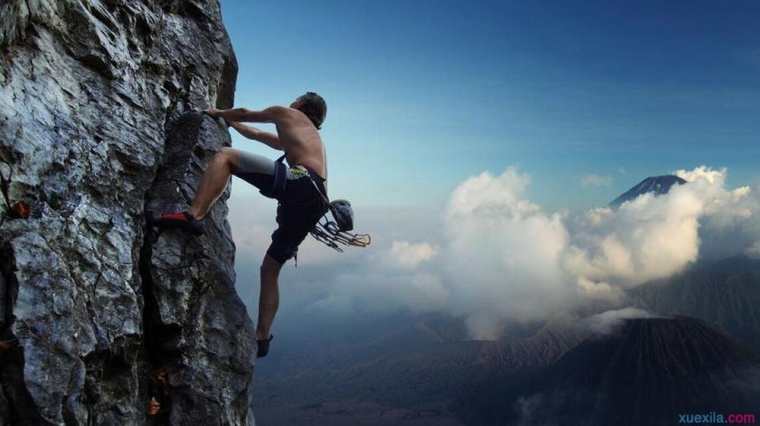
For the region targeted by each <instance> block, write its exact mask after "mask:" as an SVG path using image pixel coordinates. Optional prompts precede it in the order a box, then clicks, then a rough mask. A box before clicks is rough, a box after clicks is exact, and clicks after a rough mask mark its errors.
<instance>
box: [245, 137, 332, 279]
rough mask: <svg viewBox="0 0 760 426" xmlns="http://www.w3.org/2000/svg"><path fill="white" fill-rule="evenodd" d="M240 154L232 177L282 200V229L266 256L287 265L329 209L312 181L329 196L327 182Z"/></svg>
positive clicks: (301, 168)
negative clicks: (326, 187)
mask: <svg viewBox="0 0 760 426" xmlns="http://www.w3.org/2000/svg"><path fill="white" fill-rule="evenodd" d="M239 152H240V161H239V162H240V164H239V165H238V166H237V167H233V170H232V174H234V175H235V176H237V177H239V178H240V179H243V180H244V181H246V182H248V183H250V184H251V185H253V186H255V187H257V188H258V189H259V192H261V194H263V195H264V196H266V197H269V198H274V199H276V200H277V201H278V205H277V225H278V226H277V229H275V231H274V232H273V233H272V243H271V244H270V245H269V248H268V249H267V252H266V253H267V254H268V255H269V256H271V257H272V258H274V259H275V260H276V261H277V262H279V263H280V264H283V263H285V262H286V261H287V260H288V259H290V258H291V257H294V256H296V254H297V253H298V246H299V245H300V244H301V243H302V242H303V240H304V239H305V238H306V236H307V235H308V234H309V231H311V230H312V228H314V225H316V224H317V222H318V221H319V219H320V218H321V217H322V215H324V214H325V213H326V212H327V209H328V207H327V206H326V205H325V203H324V200H323V198H322V197H321V196H320V195H319V193H318V192H317V188H315V187H314V184H313V183H312V181H311V179H312V178H313V179H314V182H315V183H316V184H317V186H318V187H319V190H321V191H322V192H323V193H324V194H325V195H327V191H326V190H325V186H324V181H323V179H322V177H321V176H319V175H318V174H317V173H316V172H314V171H313V170H311V169H309V168H307V167H305V166H302V165H295V166H292V167H287V166H285V164H284V163H282V162H277V161H272V160H270V159H269V158H267V157H264V156H261V155H256V154H252V153H249V152H245V151H239ZM310 176H311V178H310Z"/></svg>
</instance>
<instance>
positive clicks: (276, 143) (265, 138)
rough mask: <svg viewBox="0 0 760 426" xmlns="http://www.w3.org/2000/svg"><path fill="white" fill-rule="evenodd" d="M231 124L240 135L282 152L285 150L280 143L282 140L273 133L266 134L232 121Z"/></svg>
mask: <svg viewBox="0 0 760 426" xmlns="http://www.w3.org/2000/svg"><path fill="white" fill-rule="evenodd" d="M229 123H230V127H232V128H233V129H235V130H237V131H238V133H240V134H241V135H243V136H244V137H246V138H248V139H254V140H257V141H259V142H261V143H263V144H264V145H267V146H269V147H271V148H274V149H277V150H280V151H282V150H284V148H283V146H282V144H281V143H280V138H278V137H277V135H275V134H273V133H269V132H265V131H263V130H260V129H257V128H255V127H253V126H246V125H245V124H243V123H238V122H237V121H230V122H229Z"/></svg>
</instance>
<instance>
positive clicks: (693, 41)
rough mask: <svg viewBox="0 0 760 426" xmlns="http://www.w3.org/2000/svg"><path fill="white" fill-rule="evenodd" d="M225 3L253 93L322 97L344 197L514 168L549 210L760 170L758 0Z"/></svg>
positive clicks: (240, 188)
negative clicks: (715, 173)
mask: <svg viewBox="0 0 760 426" xmlns="http://www.w3.org/2000/svg"><path fill="white" fill-rule="evenodd" d="M221 3H222V11H223V14H224V20H225V24H226V26H227V30H228V32H229V34H230V36H231V38H232V42H233V45H234V48H235V51H236V53H237V56H238V61H239V65H240V71H239V74H238V86H237V95H236V103H237V105H238V106H245V107H250V108H260V107H266V106H268V105H272V104H287V103H289V102H290V101H291V100H292V99H293V98H294V97H296V96H297V95H300V94H301V93H303V92H305V91H306V90H314V91H317V92H319V93H320V94H322V95H323V96H324V97H325V99H326V100H327V103H328V115H327V120H326V122H325V125H324V126H323V131H322V136H323V139H324V140H325V143H326V144H327V149H328V165H329V177H330V192H331V194H332V195H333V196H335V197H340V198H349V199H351V200H352V201H353V202H354V203H355V205H367V206H370V205H377V206H406V205H418V204H425V205H431V204H432V205H435V204H438V203H441V202H443V201H445V199H446V197H447V195H448V194H449V192H450V191H451V189H453V188H454V187H455V186H456V185H457V184H458V183H460V182H461V181H463V180H464V179H466V178H467V177H469V176H472V175H476V174H479V173H480V172H482V171H484V170H489V171H491V172H492V173H501V172H502V171H503V170H504V169H505V168H507V167H509V166H517V167H518V168H519V169H520V170H521V171H522V172H525V173H528V174H529V175H530V176H531V177H532V184H531V186H530V190H529V197H530V198H531V199H532V200H534V201H536V202H538V203H539V204H541V205H543V206H545V207H546V208H548V209H550V210H551V209H557V208H561V207H570V208H586V207H591V206H594V205H601V204H605V203H606V202H608V201H609V200H611V199H613V198H614V197H615V196H617V195H618V194H619V193H621V192H623V191H624V190H626V189H628V188H629V187H631V186H633V185H634V184H635V183H637V182H638V181H639V180H641V179H642V178H644V177H646V176H649V175H656V174H664V173H668V172H670V171H672V170H675V169H681V168H688V169H691V168H693V167H695V166H697V165H700V164H706V165H709V166H712V167H727V168H728V169H729V185H740V184H746V183H750V182H751V181H755V180H757V179H758V172H757V164H760V144H759V143H758V135H760V120H759V119H758V117H760V101H759V100H760V32H759V31H757V22H758V19H759V18H760V3H757V2H740V1H734V2H722V3H716V2H698V1H690V2H660V1H657V2H635V3H634V2H622V1H621V2H616V1H602V2H590V1H584V2H541V1H530V2H508V1H473V2H463V1H456V2H455V1H448V0H436V1H433V0H429V1H428V0H421V1H406V0H404V1H395V0H386V1H382V2H375V1H365V0H355V1H348V0H346V1H330V0H323V1H289V0H278V1H272V0H257V1H243V0H222V2H221ZM262 127H266V126H262ZM232 133H234V132H232ZM233 139H234V146H236V147H238V148H242V149H249V150H251V151H254V152H257V153H262V154H267V155H271V156H272V158H274V157H275V156H276V153H275V152H274V151H271V150H269V149H268V148H266V147H265V146H263V145H260V144H258V143H257V142H255V141H247V140H245V139H243V138H240V137H239V136H238V135H237V134H235V135H234V136H233ZM590 174H594V175H598V176H602V177H604V179H601V182H606V183H607V184H606V185H603V186H600V187H594V186H588V185H587V186H584V185H583V184H582V178H583V176H585V175H590ZM237 182H238V183H237V184H236V186H235V191H233V196H242V195H246V194H253V193H255V190H254V189H252V188H246V187H245V185H244V184H242V183H241V181H237Z"/></svg>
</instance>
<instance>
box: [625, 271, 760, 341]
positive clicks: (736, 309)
mask: <svg viewBox="0 0 760 426" xmlns="http://www.w3.org/2000/svg"><path fill="white" fill-rule="evenodd" d="M628 295H629V297H630V298H631V299H632V300H633V303H634V304H635V305H636V306H637V307H640V308H643V309H646V310H648V311H651V312H656V313H659V314H665V315H688V316H691V317H696V318H699V319H702V320H704V321H706V322H707V323H708V324H711V325H712V326H714V327H716V328H718V329H720V330H721V331H723V332H725V333H727V334H729V335H731V336H732V337H734V338H736V339H738V340H740V341H742V342H746V344H748V345H750V346H751V347H752V348H753V349H754V350H755V351H756V352H757V353H760V259H753V258H750V257H747V256H734V257H730V258H726V259H723V260H720V261H717V262H700V263H698V264H696V265H695V266H693V267H691V268H689V269H687V270H686V271H684V272H681V273H679V274H676V275H674V276H672V277H669V278H664V279H660V280H656V281H652V282H649V283H646V284H644V285H641V286H639V287H637V288H635V289H631V290H629V291H628Z"/></svg>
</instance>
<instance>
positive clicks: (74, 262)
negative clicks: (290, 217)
mask: <svg viewBox="0 0 760 426" xmlns="http://www.w3.org/2000/svg"><path fill="white" fill-rule="evenodd" d="M0 16H2V19H1V20H0V52H2V57H1V59H0V173H2V175H3V178H4V179H7V181H8V182H9V185H8V188H7V191H6V192H7V194H6V195H7V197H8V199H9V201H10V202H12V203H16V202H23V203H25V205H28V207H29V210H28V211H29V216H28V217H26V218H24V217H19V216H17V217H10V216H9V215H8V214H7V210H8V208H9V206H4V207H3V208H0V209H4V210H5V211H6V216H7V217H6V218H5V219H4V220H3V221H2V223H1V224H0V341H3V342H11V346H10V348H9V349H7V350H1V351H0V425H5V424H61V425H62V424H119V425H132V424H135V425H137V424H189V423H190V421H191V420H190V419H192V423H207V424H230V425H233V424H235V425H238V424H239V425H248V424H252V423H253V415H252V413H251V410H250V398H251V393H252V378H253V377H252V375H253V365H254V359H253V354H254V353H255V339H254V333H253V328H252V322H251V320H250V318H249V317H248V315H247V313H246V311H245V307H244V305H243V304H242V302H241V301H240V299H239V297H238V296H237V294H236V292H235V288H234V281H235V274H234V269H233V262H234V251H235V246H234V243H233V241H232V238H231V236H230V229H229V224H228V223H227V220H226V216H227V207H226V205H225V200H226V198H227V197H228V194H229V188H228V189H227V192H225V195H223V197H221V199H220V201H219V202H218V203H217V205H215V206H214V208H213V209H212V211H211V213H210V214H209V216H208V219H207V220H206V234H205V235H204V236H201V237H191V236H189V235H185V234H182V233H181V232H179V231H176V230H167V231H165V232H162V233H161V234H160V235H158V234H154V233H153V231H151V229H150V228H148V227H147V226H146V224H145V211H146V209H157V210H160V209H163V208H173V207H184V206H185V205H187V204H188V203H189V201H190V200H191V199H192V195H193V194H194V191H195V188H196V184H197V181H198V178H199V177H200V175H201V173H202V171H203V169H204V168H205V167H206V163H207V162H208V161H209V160H210V158H211V157H212V156H213V154H214V153H215V152H217V151H219V150H220V149H221V148H222V147H224V146H228V145H229V144H230V139H229V134H228V132H227V131H226V129H225V128H224V127H223V125H222V124H221V123H218V122H216V121H215V120H213V119H211V118H210V117H208V116H205V115H202V114H200V113H198V112H197V111H198V110H202V109H205V108H208V107H211V106H214V107H217V108H225V107H230V106H232V103H233V97H234V87H235V79H236V75H237V64H236V61H235V56H234V53H233V51H232V47H231V43H230V40H229V37H228V36H227V33H226V31H225V29H224V26H223V24H222V20H221V12H220V6H219V3H218V1H216V0H203V1H202V0H175V1H167V0H163V1H161V0H139V1H130V2H120V1H113V0H101V1H98V0H92V1H88V2H79V1H74V0H35V1H26V0H10V1H5V2H3V4H2V5H0ZM0 204H5V201H0ZM157 372H159V374H157ZM157 378H159V379H157ZM154 397H155V398H157V399H158V400H159V401H161V402H162V404H161V410H160V411H159V413H158V414H157V415H156V416H149V415H148V410H147V407H148V403H149V401H150V400H151V398H154Z"/></svg>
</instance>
